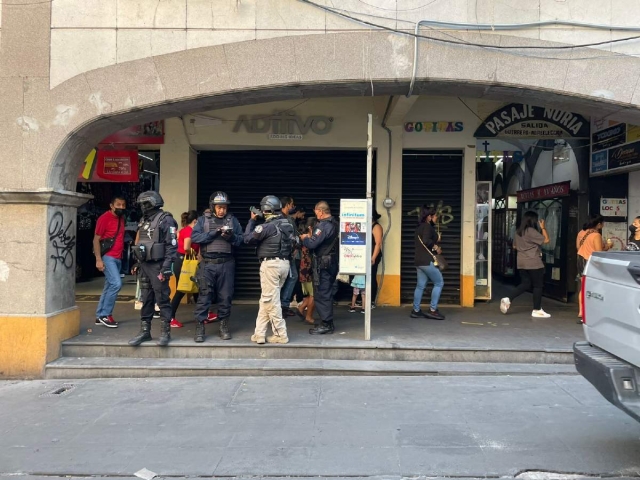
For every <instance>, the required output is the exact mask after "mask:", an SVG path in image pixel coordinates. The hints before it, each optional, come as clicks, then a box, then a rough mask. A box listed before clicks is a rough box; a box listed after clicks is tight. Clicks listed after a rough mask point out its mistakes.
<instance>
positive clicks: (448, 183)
mask: <svg viewBox="0 0 640 480" xmlns="http://www.w3.org/2000/svg"><path fill="white" fill-rule="evenodd" d="M462 159H463V152H462V151H459V150H452V151H449V150H444V151H442V150H421V151H418V150H405V151H404V152H403V155H402V261H401V274H402V278H401V280H400V290H401V293H400V295H401V298H402V301H403V302H411V301H412V300H413V292H414V290H415V287H416V269H415V266H414V252H415V250H414V249H415V246H414V232H415V229H416V227H417V224H418V216H419V212H420V208H421V207H422V205H424V204H426V205H433V206H435V207H436V208H438V210H439V212H440V220H439V223H440V233H441V234H442V241H441V245H442V251H443V252H442V253H443V255H444V256H445V257H446V259H447V262H448V263H449V268H448V269H447V270H445V272H444V274H443V276H444V290H443V292H442V296H441V298H440V302H441V303H456V304H458V303H460V255H461V250H462V241H461V234H462ZM431 287H432V284H431V283H429V285H428V287H427V290H426V291H425V296H424V297H423V302H427V301H428V298H429V294H430V292H431Z"/></svg>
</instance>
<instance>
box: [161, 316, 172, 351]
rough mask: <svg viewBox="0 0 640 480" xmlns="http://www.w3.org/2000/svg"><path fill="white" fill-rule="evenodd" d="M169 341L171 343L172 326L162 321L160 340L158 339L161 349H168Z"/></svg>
mask: <svg viewBox="0 0 640 480" xmlns="http://www.w3.org/2000/svg"><path fill="white" fill-rule="evenodd" d="M169 341H171V324H170V323H169V322H168V321H166V320H164V319H163V320H162V325H161V326H160V338H159V339H158V346H159V347H166V346H167V345H169Z"/></svg>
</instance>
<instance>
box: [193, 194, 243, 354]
mask: <svg viewBox="0 0 640 480" xmlns="http://www.w3.org/2000/svg"><path fill="white" fill-rule="evenodd" d="M230 204H231V202H230V201H229V196H228V195H227V194H226V193H225V192H221V191H217V192H213V193H212V194H211V197H209V207H210V208H211V215H209V216H202V217H200V218H198V221H197V222H196V225H195V227H193V232H192V233H191V240H192V241H193V242H195V243H197V244H199V245H200V254H201V255H202V262H201V264H200V268H198V274H197V276H196V278H197V279H198V286H199V288H200V294H199V296H198V304H197V305H196V308H195V310H194V312H193V313H194V315H195V320H196V322H197V323H196V333H195V336H194V341H195V342H196V343H201V342H204V339H205V331H204V322H205V320H207V317H208V315H209V307H210V306H211V302H212V301H213V299H214V298H215V299H216V300H217V303H218V315H219V317H220V331H219V336H220V338H221V339H222V340H231V333H230V332H229V317H230V316H231V302H232V300H233V289H234V287H235V278H236V259H235V256H234V252H235V249H236V248H238V247H240V245H242V241H243V237H242V227H241V226H240V222H238V219H237V218H236V217H235V216H234V215H233V214H232V213H230V212H229V205H230Z"/></svg>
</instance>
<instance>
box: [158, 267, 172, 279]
mask: <svg viewBox="0 0 640 480" xmlns="http://www.w3.org/2000/svg"><path fill="white" fill-rule="evenodd" d="M161 273H162V276H163V277H164V278H169V277H171V275H173V270H172V269H171V266H169V267H162V272H161Z"/></svg>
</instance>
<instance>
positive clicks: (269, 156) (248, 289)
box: [176, 150, 376, 301]
mask: <svg viewBox="0 0 640 480" xmlns="http://www.w3.org/2000/svg"><path fill="white" fill-rule="evenodd" d="M373 171H374V175H375V171H376V168H375V155H374V167H373ZM366 183H367V152H366V150H355V151H354V150H298V151H291V150H233V151H206V152H200V154H199V155H198V211H199V212H202V211H203V210H204V209H205V208H208V204H209V196H210V195H211V193H213V192H214V191H216V190H222V191H224V192H226V193H227V194H228V195H229V199H230V200H231V206H230V209H229V210H230V212H231V213H233V214H234V215H235V216H236V217H237V218H238V220H239V221H240V224H241V225H242V228H245V227H246V225H247V222H248V221H249V207H251V206H256V207H258V206H259V203H260V199H261V198H262V197H263V196H265V195H269V194H272V195H276V196H278V197H280V196H283V195H288V196H291V197H293V199H294V200H295V203H296V205H297V206H304V207H305V209H306V217H307V218H308V217H310V216H314V213H313V207H314V206H315V204H316V203H317V202H318V201H320V200H326V201H327V202H329V206H330V207H331V213H332V214H333V215H334V216H335V217H337V216H338V215H339V213H340V212H339V207H340V199H341V198H366ZM374 185H375V176H374ZM180 213H181V212H180ZM176 214H177V215H178V213H176ZM236 261H237V263H236V288H235V297H234V298H235V299H237V300H254V301H255V300H257V299H258V298H259V297H260V278H259V270H258V269H259V264H258V261H257V258H256V255H255V249H254V248H251V247H247V246H243V247H242V248H240V249H239V251H238V254H237V259H236ZM348 290H350V288H349V287H348V286H346V284H341V291H340V292H339V296H338V298H339V299H341V298H346V297H347V296H348V297H349V298H350V293H349V291H348Z"/></svg>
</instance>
